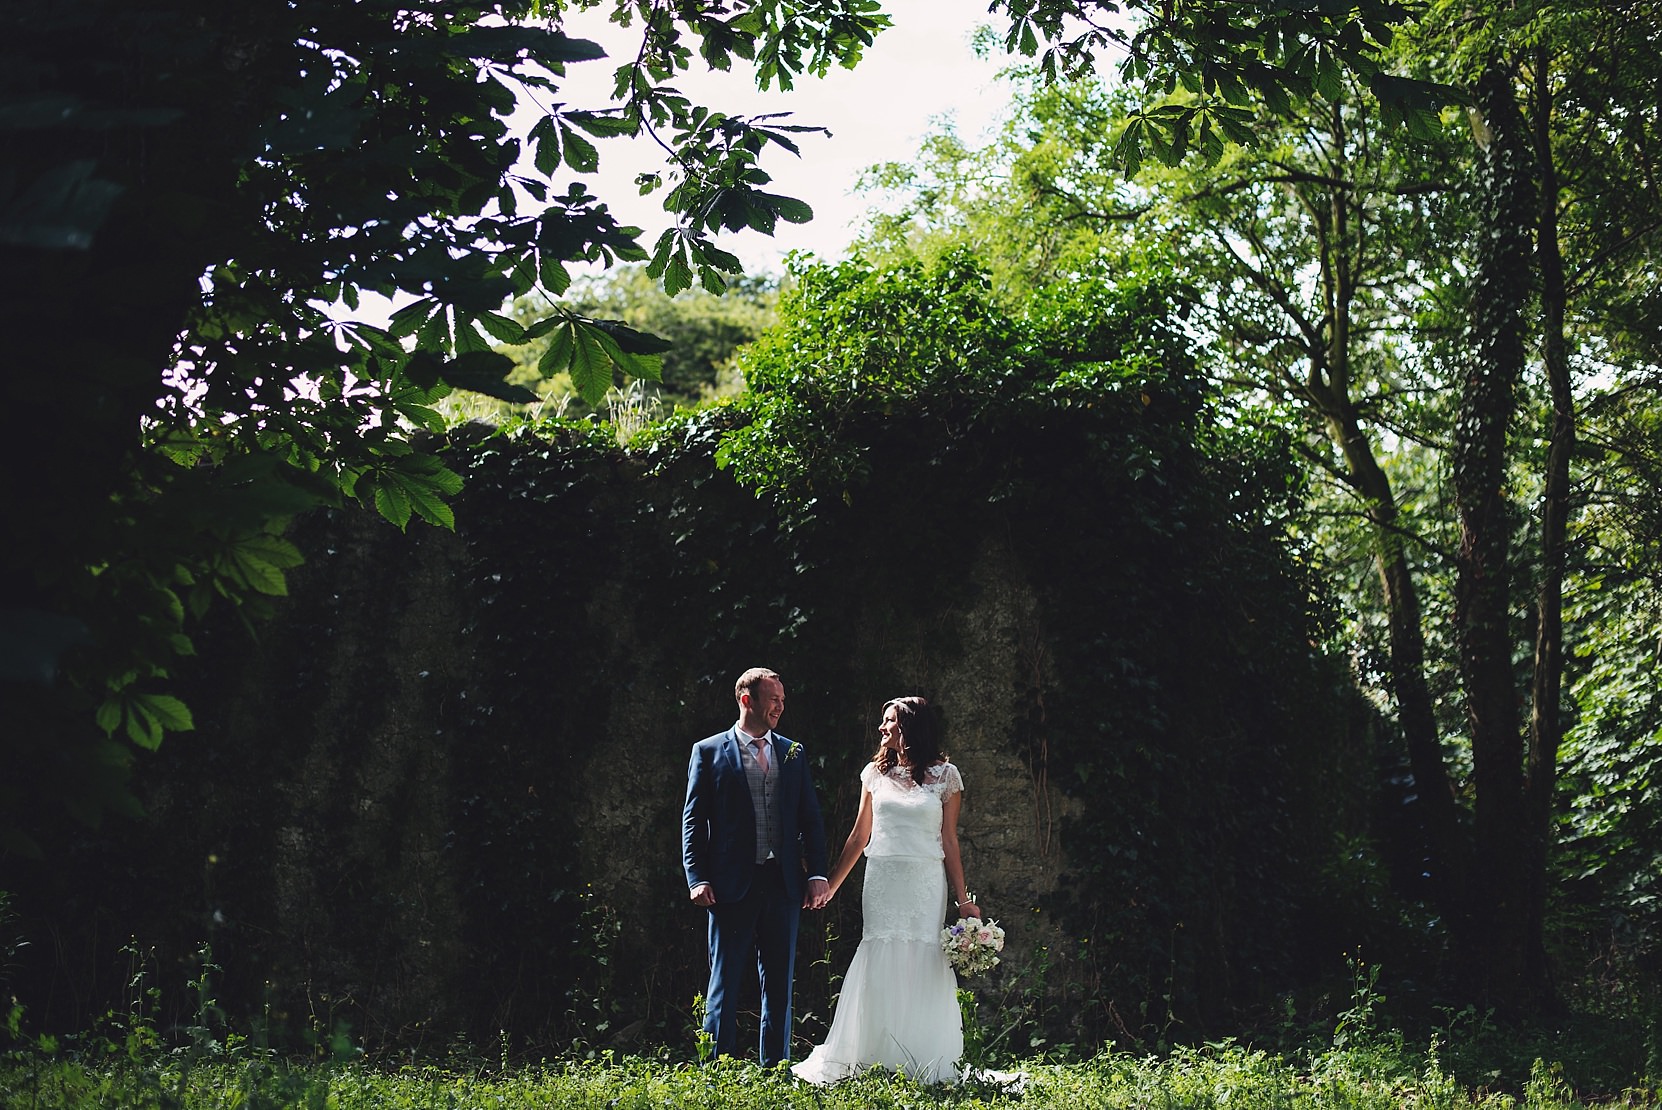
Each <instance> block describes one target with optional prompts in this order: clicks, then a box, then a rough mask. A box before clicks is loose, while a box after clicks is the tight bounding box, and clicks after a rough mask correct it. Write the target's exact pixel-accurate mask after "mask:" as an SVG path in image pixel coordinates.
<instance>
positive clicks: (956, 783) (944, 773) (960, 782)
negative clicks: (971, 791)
mask: <svg viewBox="0 0 1662 1110" xmlns="http://www.w3.org/2000/svg"><path fill="white" fill-rule="evenodd" d="M963 792H964V776H962V775H960V774H959V773H958V768H957V766H956V765H954V764H951V763H943V764H942V765H941V797H943V798H944V797H946V796H947V795H948V794H962V793H963Z"/></svg>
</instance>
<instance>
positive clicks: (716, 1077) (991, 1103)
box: [0, 1044, 1662, 1110]
mask: <svg viewBox="0 0 1662 1110" xmlns="http://www.w3.org/2000/svg"><path fill="white" fill-rule="evenodd" d="M239 1057H240V1058H239ZM1018 1067H1019V1068H1020V1070H1021V1071H1022V1072H1023V1073H1024V1074H1025V1075H1026V1077H1027V1082H1026V1085H1025V1088H1024V1089H1023V1090H1021V1091H1019V1092H1010V1091H1006V1090H1004V1089H1002V1088H1001V1087H999V1086H998V1085H996V1084H994V1083H990V1082H969V1083H965V1084H963V1085H960V1086H957V1087H948V1088H934V1087H923V1086H919V1085H918V1084H916V1083H913V1082H911V1081H910V1080H908V1079H906V1078H905V1077H903V1076H889V1075H879V1074H868V1075H865V1076H862V1077H860V1078H858V1079H854V1080H850V1081H848V1082H845V1083H841V1084H838V1085H836V1086H834V1087H830V1088H815V1087H809V1086H806V1085H803V1084H800V1083H797V1082H796V1081H794V1080H793V1079H792V1078H791V1076H790V1074H789V1073H788V1072H786V1071H784V1070H783V1069H772V1070H766V1071H764V1070H763V1069H761V1068H758V1067H756V1066H754V1065H751V1064H744V1063H739V1062H736V1061H722V1062H720V1063H717V1064H713V1065H709V1066H702V1067H701V1066H699V1065H697V1064H694V1063H690V1062H684V1061H680V1062H678V1061H675V1060H671V1059H669V1058H667V1057H665V1056H658V1057H649V1056H611V1055H603V1056H601V1057H600V1058H599V1059H596V1060H571V1061H548V1062H544V1063H541V1064H537V1065H530V1066H517V1067H497V1068H479V1067H475V1068H472V1069H465V1068H456V1067H439V1066H418V1065H406V1066H402V1067H383V1066H378V1065H375V1064H372V1063H369V1062H365V1061H362V1060H347V1061H325V1062H309V1063H293V1062H289V1061H285V1060H283V1059H280V1058H278V1057H277V1056H275V1055H272V1054H269V1053H258V1052H253V1051H245V1052H242V1053H240V1054H239V1053H236V1052H233V1053H231V1054H230V1055H229V1056H227V1055H223V1054H222V1055H220V1056H219V1057H217V1058H215V1057H214V1056H200V1055H196V1054H194V1053H192V1052H191V1051H175V1052H171V1053H161V1054H156V1055H154V1056H152V1057H150V1058H148V1059H140V1060H133V1059H129V1058H126V1057H125V1056H121V1055H117V1056H115V1057H113V1058H109V1059H105V1060H103V1061H102V1062H100V1061H96V1060H91V1059H82V1058H78V1056H77V1054H75V1053H69V1052H49V1051H43V1050H41V1049H39V1048H36V1049H34V1050H31V1051H28V1052H13V1053H11V1054H9V1055H8V1056H7V1057H6V1058H5V1060H4V1061H3V1062H0V1104H3V1105H5V1106H7V1107H11V1108H15V1110H24V1108H37V1107H38V1108H42V1110H47V1108H58V1107H84V1106H100V1107H158V1108H161V1107H178V1108H181V1110H183V1108H190V1110H194V1108H209V1107H214V1108H220V1107H226V1108H229V1107H240V1108H248V1110H254V1108H259V1107H318V1108H324V1107H328V1108H331V1110H358V1108H363V1110H369V1108H375V1110H387V1108H391V1110H397V1108H406V1107H407V1108H411V1110H414V1108H422V1110H428V1108H441V1107H454V1108H464V1107H465V1108H469V1110H471V1108H486V1107H492V1108H502V1110H520V1108H527V1110H528V1108H533V1107H538V1108H540V1107H559V1108H562V1110H563V1108H573V1110H584V1108H594V1110H649V1108H651V1110H656V1108H659V1107H679V1108H694V1107H697V1108H704V1107H709V1108H711V1110H714V1108H718V1107H719V1108H723V1110H726V1108H734V1110H781V1108H786V1107H791V1108H801V1110H854V1108H868V1107H873V1108H876V1107H881V1108H893V1110H911V1108H914V1107H916V1108H923V1107H939V1108H943V1110H946V1108H965V1110H969V1108H982V1107H1002V1106H1009V1107H1021V1108H1023V1110H1051V1108H1055V1110H1062V1108H1064V1107H1065V1108H1067V1110H1075V1108H1078V1107H1101V1108H1116V1110H1117V1108H1126V1110H1131V1108H1137V1110H1145V1108H1180V1107H1181V1108H1188V1107H1220V1108H1221V1107H1227V1108H1230V1110H1272V1108H1273V1110H1327V1108H1330V1107H1331V1108H1335V1110H1337V1108H1341V1107H1343V1108H1346V1110H1374V1108H1377V1110H1402V1108H1405V1107H1408V1108H1427V1110H1430V1108H1439V1107H1450V1108H1454V1107H1461V1108H1465V1107H1484V1108H1495V1110H1500V1108H1530V1110H1560V1108H1562V1110H1570V1108H1582V1107H1592V1106H1595V1105H1597V1106H1657V1105H1662V1103H1659V1102H1658V1101H1657V1098H1656V1095H1655V1092H1652V1091H1649V1090H1645V1089H1643V1088H1641V1087H1638V1086H1635V1087H1632V1088H1629V1089H1628V1090H1626V1091H1622V1092H1617V1093H1614V1094H1610V1095H1604V1096H1601V1097H1600V1099H1599V1101H1597V1102H1593V1101H1583V1100H1580V1099H1578V1098H1577V1096H1576V1095H1575V1094H1574V1093H1573V1092H1572V1091H1571V1090H1570V1089H1569V1085H1568V1084H1567V1083H1566V1082H1565V1080H1564V1079H1563V1077H1562V1075H1561V1074H1560V1073H1559V1071H1558V1070H1557V1069H1556V1068H1554V1067H1552V1066H1549V1065H1546V1064H1541V1063H1537V1064H1536V1065H1535V1067H1534V1068H1533V1069H1532V1074H1531V1075H1530V1077H1529V1078H1528V1080H1527V1081H1526V1082H1525V1083H1524V1084H1523V1085H1522V1086H1521V1088H1520V1089H1516V1090H1513V1091H1502V1090H1487V1089H1484V1088H1482V1087H1479V1088H1470V1087H1468V1086H1466V1085H1465V1084H1463V1083H1461V1082H1459V1081H1457V1080H1456V1079H1455V1078H1454V1076H1453V1075H1452V1074H1450V1073H1449V1072H1448V1071H1446V1070H1445V1069H1444V1068H1443V1067H1442V1065H1441V1064H1440V1063H1439V1062H1438V1059H1437V1052H1436V1051H1435V1046H1433V1050H1432V1051H1431V1052H1430V1053H1429V1054H1428V1055H1426V1056H1424V1057H1423V1058H1421V1059H1418V1060H1410V1059H1408V1058H1407V1057H1406V1056H1405V1055H1404V1054H1401V1053H1398V1052H1396V1051H1395V1050H1394V1049H1393V1048H1390V1047H1386V1048H1383V1049H1381V1048H1380V1047H1379V1046H1377V1045H1373V1046H1365V1047H1363V1048H1360V1049H1355V1050H1345V1051H1330V1052H1326V1053H1323V1054H1321V1055H1318V1056H1316V1057H1313V1058H1306V1059H1303V1060H1298V1059H1296V1058H1291V1057H1287V1056H1283V1055H1279V1054H1273V1053H1269V1052H1265V1051H1261V1050H1256V1049H1252V1048H1248V1047H1246V1046H1241V1045H1235V1044H1219V1045H1210V1046H1204V1047H1201V1048H1194V1049H1189V1048H1184V1049H1175V1050H1172V1051H1170V1052H1167V1053H1165V1054H1162V1055H1158V1056H1138V1055H1133V1054H1129V1053H1115V1052H1109V1053H1105V1054H1102V1055H1098V1056H1096V1057H1093V1058H1091V1059H1088V1060H1084V1061H1080V1062H1074V1063H1048V1062H1043V1061H1035V1062H1029V1063H1026V1064H1021V1065H1018Z"/></svg>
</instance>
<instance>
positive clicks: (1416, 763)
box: [1306, 105, 1466, 921]
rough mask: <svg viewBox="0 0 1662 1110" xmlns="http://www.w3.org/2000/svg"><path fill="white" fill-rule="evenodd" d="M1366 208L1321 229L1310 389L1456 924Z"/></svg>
mask: <svg viewBox="0 0 1662 1110" xmlns="http://www.w3.org/2000/svg"><path fill="white" fill-rule="evenodd" d="M1329 126H1330V135H1331V142H1332V150H1333V157H1334V158H1335V160H1336V163H1335V166H1334V168H1333V171H1332V173H1331V176H1332V177H1333V178H1334V179H1335V180H1342V179H1343V178H1345V177H1346V176H1348V166H1342V165H1340V164H1338V160H1340V159H1343V158H1344V156H1345V151H1346V149H1347V139H1346V134H1345V126H1344V116H1343V114H1342V112H1341V109H1340V108H1339V106H1337V105H1335V106H1334V108H1333V114H1332V117H1331V120H1330V124H1329ZM1357 203H1358V200H1357V192H1356V190H1354V189H1351V188H1348V187H1337V188H1329V189H1328V190H1327V193H1326V205H1327V218H1326V220H1325V221H1318V227H1319V229H1320V239H1319V249H1320V260H1321V273H1322V286H1323V300H1324V307H1325V308H1326V312H1327V318H1328V320H1329V322H1330V324H1329V332H1328V341H1327V346H1326V348H1325V349H1316V350H1313V351H1311V357H1312V371H1311V374H1310V377H1309V380H1308V381H1307V383H1306V388H1307V392H1308V394H1309V396H1310V399H1311V401H1312V402H1313V404H1314V405H1315V407H1316V408H1317V410H1318V411H1319V412H1320V414H1321V416H1322V419H1323V421H1324V423H1325V424H1326V426H1327V432H1328V436H1329V438H1330V439H1332V441H1333V443H1334V445H1335V446H1336V447H1338V449H1339V452H1340V454H1341V456H1342V457H1343V459H1344V465H1345V473H1346V478H1347V480H1348V481H1349V483H1350V485H1351V488H1352V489H1354V490H1355V491H1356V492H1357V494H1358V496H1359V497H1360V498H1361V500H1362V503H1363V505H1364V506H1365V508H1364V511H1365V512H1366V514H1367V517H1368V521H1369V523H1370V524H1371V525H1372V527H1373V532H1374V541H1375V547H1374V565H1375V567H1376V569H1377V570H1378V573H1379V583H1380V589H1381V591H1382V593H1383V595H1384V603H1385V614H1386V621H1387V625H1388V627H1389V630H1390V645H1391V691H1392V693H1393V694H1394V695H1395V697H1396V702H1397V719H1398V722H1399V724H1400V725H1401V727H1402V736H1403V741H1404V744H1405V746H1406V748H1407V750H1408V765H1409V769H1410V770H1411V771H1412V772H1413V775H1414V785H1415V789H1416V791H1417V792H1418V795H1419V801H1420V805H1421V807H1422V809H1421V813H1422V815H1423V820H1424V827H1425V844H1424V850H1425V853H1426V860H1425V867H1426V870H1427V872H1429V874H1430V876H1431V883H1432V897H1433V899H1434V900H1435V902H1436V905H1437V908H1438V911H1439V912H1440V913H1442V914H1443V915H1444V916H1445V917H1446V918H1447V919H1448V920H1450V921H1457V920H1459V919H1461V918H1462V917H1463V916H1464V913H1465V905H1464V902H1465V899H1464V894H1465V891H1466V885H1465V870H1466V869H1465V867H1464V865H1463V861H1464V858H1465V852H1464V851H1463V841H1462V839H1461V833H1460V821H1459V811H1458V808H1457V806H1456V800H1455V796H1454V787H1453V784H1452V783H1451V782H1450V781H1449V776H1448V767H1447V764H1446V763H1445V761H1444V759H1443V750H1442V744H1441V742H1440V739H1439V737H1438V730H1437V718H1436V714H1435V712H1434V711H1433V708H1432V699H1431V688H1430V685H1429V684H1428V683H1427V681H1426V674H1425V629H1424V623H1423V613H1422V611H1421V609H1420V598H1419V590H1418V587H1417V586H1416V585H1415V583H1414V573H1413V568H1412V565H1411V564H1410V562H1409V560H1408V551H1407V545H1406V543H1405V539H1404V536H1403V534H1402V532H1401V530H1400V522H1399V519H1398V509H1397V502H1396V494H1395V492H1394V491H1393V490H1392V488H1391V480H1390V477H1389V476H1388V475H1387V474H1386V473H1385V470H1384V468H1383V467H1381V466H1380V465H1379V460H1378V458H1377V457H1376V456H1375V454H1374V450H1373V444H1372V442H1371V441H1370V440H1369V438H1368V436H1367V434H1366V433H1365V432H1364V431H1363V430H1362V425H1361V419H1360V417H1359V416H1358V414H1357V411H1356V405H1355V403H1354V402H1353V400H1352V399H1351V395H1350V393H1351V385H1352V377H1351V364H1350V344H1351V327H1350V324H1351V306H1352V303H1353V301H1354V299H1355V295H1356V278H1355V268H1354V267H1353V266H1352V264H1351V255H1350V252H1351V250H1352V249H1353V247H1356V248H1358V250H1359V244H1356V243H1355V242H1354V241H1353V234H1354V235H1355V236H1360V235H1361V234H1362V227H1361V225H1360V223H1357V225H1356V226H1355V227H1354V228H1353V222H1352V220H1351V208H1352V206H1353V205H1355V204H1357ZM1307 207H1309V208H1310V209H1311V210H1312V211H1315V208H1316V205H1315V204H1313V203H1307Z"/></svg>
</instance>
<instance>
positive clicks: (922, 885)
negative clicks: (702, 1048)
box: [791, 763, 964, 1083]
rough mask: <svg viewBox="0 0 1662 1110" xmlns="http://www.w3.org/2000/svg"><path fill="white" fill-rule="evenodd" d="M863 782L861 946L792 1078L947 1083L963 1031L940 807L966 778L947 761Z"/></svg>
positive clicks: (953, 1075) (870, 771) (869, 774)
mask: <svg viewBox="0 0 1662 1110" xmlns="http://www.w3.org/2000/svg"><path fill="white" fill-rule="evenodd" d="M860 783H861V785H862V786H864V787H865V789H866V790H868V791H870V792H871V803H872V813H871V840H870V842H869V843H868V844H867V846H866V853H865V855H866V881H865V889H864V892H863V894H862V896H861V901H860V905H861V908H862V912H863V915H864V930H863V932H862V933H861V937H860V947H859V949H858V951H856V952H855V953H854V961H853V962H852V963H850V964H849V965H848V975H847V976H846V977H845V978H844V979H843V988H842V996H841V997H840V998H839V999H838V1000H837V1011H836V1014H835V1016H834V1017H833V1018H832V1019H831V1031H830V1033H829V1034H828V1035H827V1036H826V1039H825V1043H824V1044H822V1045H820V1046H819V1047H818V1048H815V1049H814V1051H813V1052H812V1053H811V1054H809V1056H808V1058H807V1059H806V1060H803V1061H802V1062H801V1063H798V1064H795V1065H792V1067H791V1071H793V1072H795V1073H796V1075H797V1076H798V1077H799V1078H801V1079H805V1080H807V1081H809V1082H810V1083H835V1082H836V1081H837V1080H839V1079H845V1078H847V1077H848V1076H850V1075H853V1074H855V1073H856V1072H859V1071H862V1070H864V1069H866V1068H869V1067H874V1066H876V1067H883V1068H888V1069H890V1070H892V1071H904V1072H905V1073H906V1074H907V1075H909V1076H912V1077H913V1078H915V1079H918V1080H920V1081H922V1082H926V1083H940V1082H952V1081H955V1080H957V1079H958V1078H959V1072H960V1067H959V1062H958V1060H959V1057H960V1056H962V1055H963V1051H964V1031H963V1025H962V1018H961V1017H960V1015H959V1011H958V996H957V988H958V979H957V976H955V975H954V974H953V972H952V968H951V967H950V966H948V964H947V962H946V956H945V954H944V953H942V951H941V939H940V938H941V928H942V926H943V925H944V924H945V922H946V909H947V889H946V867H945V866H944V865H943V864H942V862H941V860H942V859H943V858H944V857H945V853H944V852H943V850H942V848H941V807H942V803H943V802H944V800H945V799H946V798H947V797H948V796H949V795H951V794H956V793H959V792H961V791H962V790H963V789H964V780H963V779H962V778H961V777H960V776H959V774H958V768H956V767H954V766H953V765H952V764H950V763H943V764H939V765H937V766H935V767H932V768H930V769H929V771H928V772H927V774H926V775H925V780H924V782H923V783H922V784H921V785H920V784H918V783H916V782H914V781H913V780H912V776H911V774H910V773H908V772H907V771H905V770H904V769H902V768H896V769H895V770H894V771H891V772H890V773H889V774H887V775H885V774H882V773H881V772H879V771H878V770H877V768H876V767H875V766H872V765H870V764H868V765H867V766H866V769H865V770H864V771H863V772H862V773H861V775H860Z"/></svg>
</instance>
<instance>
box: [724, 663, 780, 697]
mask: <svg viewBox="0 0 1662 1110" xmlns="http://www.w3.org/2000/svg"><path fill="white" fill-rule="evenodd" d="M764 678H771V679H773V681H775V682H777V683H779V685H781V686H783V685H784V684H785V680H784V679H782V678H780V677H779V675H778V674H776V673H775V672H773V671H770V670H768V669H767V668H766V667H752V668H750V669H749V670H748V671H746V672H744V673H743V674H741V675H740V676H739V680H738V681H737V682H735V683H733V700H734V701H742V700H743V698H744V696H745V695H746V694H748V693H750V692H751V691H752V690H754V689H755V688H756V684H757V683H758V682H760V681H762V680H763V679H764Z"/></svg>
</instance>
